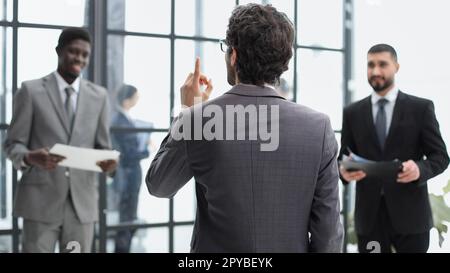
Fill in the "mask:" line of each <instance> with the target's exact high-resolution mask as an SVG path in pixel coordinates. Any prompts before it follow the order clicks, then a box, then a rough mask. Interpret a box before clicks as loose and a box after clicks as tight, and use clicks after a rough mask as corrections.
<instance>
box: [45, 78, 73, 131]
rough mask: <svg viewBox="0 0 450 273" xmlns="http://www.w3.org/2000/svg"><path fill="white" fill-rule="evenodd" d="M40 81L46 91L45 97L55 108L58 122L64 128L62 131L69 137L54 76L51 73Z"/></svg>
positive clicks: (66, 119)
mask: <svg viewBox="0 0 450 273" xmlns="http://www.w3.org/2000/svg"><path fill="white" fill-rule="evenodd" d="M42 81H43V85H44V88H45V89H46V91H47V95H48V96H49V97H50V101H51V102H52V105H53V107H54V108H55V111H56V114H57V115H58V117H59V120H60V121H61V124H62V126H63V127H64V130H65V131H66V133H67V135H70V128H69V121H68V117H67V114H66V112H65V110H64V106H63V104H62V98H61V95H60V93H59V87H58V83H57V81H56V77H55V74H54V73H51V74H49V75H47V76H45V77H44V78H42Z"/></svg>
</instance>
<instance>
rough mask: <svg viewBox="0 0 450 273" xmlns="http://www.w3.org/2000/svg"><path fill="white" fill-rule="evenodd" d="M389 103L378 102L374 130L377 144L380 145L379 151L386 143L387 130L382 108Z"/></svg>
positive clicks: (382, 100) (384, 113) (386, 101)
mask: <svg viewBox="0 0 450 273" xmlns="http://www.w3.org/2000/svg"><path fill="white" fill-rule="evenodd" d="M388 102H389V101H388V100H387V99H380V100H378V102H377V104H378V112H377V117H376V119H375V129H376V130H377V136H378V142H379V143H380V147H381V149H384V142H385V141H386V135H387V129H386V126H387V125H386V123H387V122H386V110H385V109H384V106H385V105H386V103H388Z"/></svg>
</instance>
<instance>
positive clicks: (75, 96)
mask: <svg viewBox="0 0 450 273" xmlns="http://www.w3.org/2000/svg"><path fill="white" fill-rule="evenodd" d="M54 73H55V77H56V82H57V84H58V89H59V94H60V95H61V99H62V105H63V106H64V105H65V104H66V98H67V94H66V91H65V89H66V87H68V86H72V88H73V89H74V90H75V93H73V94H72V96H71V97H70V102H71V103H72V107H73V112H74V113H76V111H77V101H78V95H79V94H80V77H78V78H76V79H75V81H74V82H73V83H72V84H68V83H67V82H66V80H64V78H63V77H62V76H61V75H59V73H58V72H57V71H55V72H54Z"/></svg>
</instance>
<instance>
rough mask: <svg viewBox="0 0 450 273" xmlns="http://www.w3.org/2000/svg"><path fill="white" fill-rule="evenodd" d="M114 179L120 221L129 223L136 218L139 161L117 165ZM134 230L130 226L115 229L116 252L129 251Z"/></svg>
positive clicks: (140, 179)
mask: <svg viewBox="0 0 450 273" xmlns="http://www.w3.org/2000/svg"><path fill="white" fill-rule="evenodd" d="M114 180H115V181H114V183H115V186H116V190H117V192H118V194H119V220H120V223H129V224H131V223H132V222H133V221H134V220H136V219H137V215H136V214H137V206H138V200H139V191H140V189H141V183H142V171H141V166H140V165H139V163H138V164H133V165H131V166H119V168H118V169H117V172H116V176H115V179H114ZM135 231H136V230H135V229H131V228H128V229H121V230H119V231H117V234H116V238H115V252H116V253H128V252H130V247H131V240H132V239H133V235H134V233H135Z"/></svg>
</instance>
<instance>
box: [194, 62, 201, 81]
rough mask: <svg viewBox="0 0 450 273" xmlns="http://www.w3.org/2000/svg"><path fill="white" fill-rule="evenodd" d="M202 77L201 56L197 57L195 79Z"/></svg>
mask: <svg viewBox="0 0 450 273" xmlns="http://www.w3.org/2000/svg"><path fill="white" fill-rule="evenodd" d="M199 78H200V58H199V57H197V58H195V70H194V81H198V79H199Z"/></svg>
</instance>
